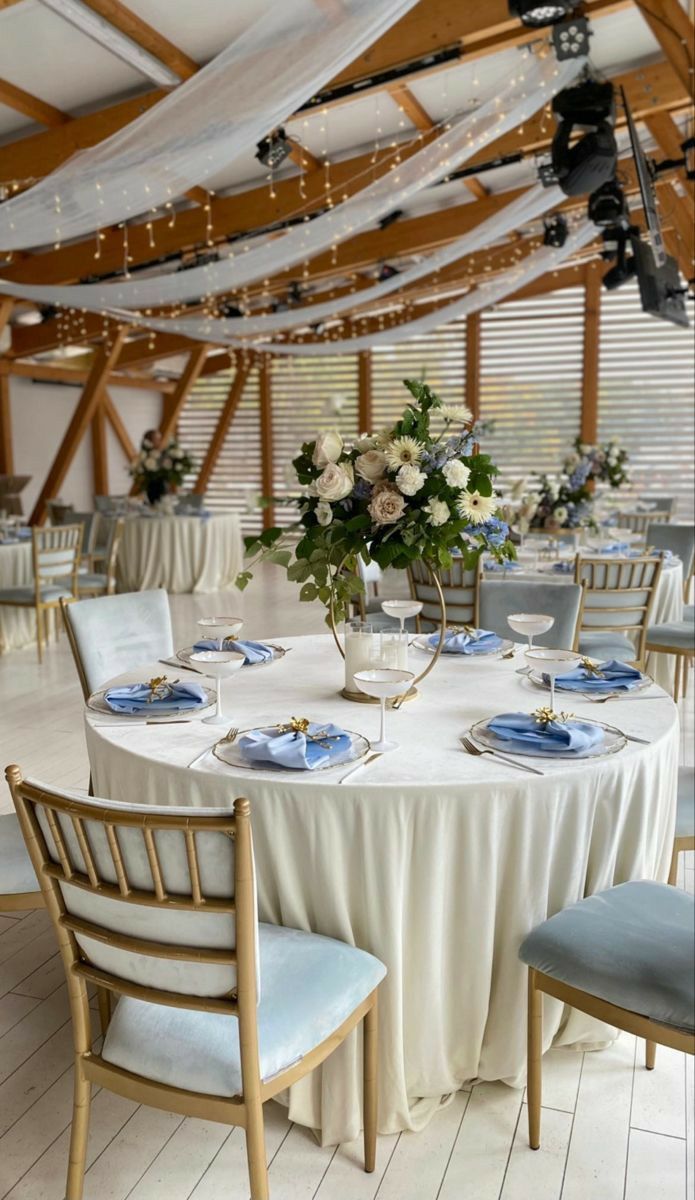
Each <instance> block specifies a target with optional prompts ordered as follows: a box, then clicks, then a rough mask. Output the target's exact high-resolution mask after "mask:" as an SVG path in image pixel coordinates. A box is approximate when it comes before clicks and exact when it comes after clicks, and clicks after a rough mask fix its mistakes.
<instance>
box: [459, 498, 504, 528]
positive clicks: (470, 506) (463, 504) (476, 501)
mask: <svg viewBox="0 0 695 1200" xmlns="http://www.w3.org/2000/svg"><path fill="white" fill-rule="evenodd" d="M496 508H497V500H496V498H495V497H494V496H481V495H480V492H463V493H462V495H461V496H460V497H459V502H458V510H459V512H460V514H461V516H462V517H467V518H468V520H469V521H470V523H471V525H484V524H485V522H486V521H489V520H490V517H493V516H494V515H495V509H496Z"/></svg>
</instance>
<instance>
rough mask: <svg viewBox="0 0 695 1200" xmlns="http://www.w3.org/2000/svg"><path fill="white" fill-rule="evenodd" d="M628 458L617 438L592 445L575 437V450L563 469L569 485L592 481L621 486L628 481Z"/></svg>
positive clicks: (579, 484) (613, 486) (566, 460)
mask: <svg viewBox="0 0 695 1200" xmlns="http://www.w3.org/2000/svg"><path fill="white" fill-rule="evenodd" d="M628 457H629V456H628V452H627V450H626V449H625V448H624V446H621V445H620V443H619V441H618V439H617V438H611V440H610V441H609V442H606V443H605V444H604V445H602V446H593V445H589V444H588V443H586V442H583V441H582V439H581V438H580V437H578V438H575V440H574V452H573V453H572V454H570V455H568V457H567V458H566V459H565V461H564V464H563V468H562V469H563V471H564V472H565V474H566V475H567V476H569V483H570V487H573V488H577V487H581V486H582V484H584V483H591V482H593V483H607V484H608V486H609V487H611V488H619V487H622V486H623V484H624V483H627V482H628V481H629V475H628V473H627V461H628Z"/></svg>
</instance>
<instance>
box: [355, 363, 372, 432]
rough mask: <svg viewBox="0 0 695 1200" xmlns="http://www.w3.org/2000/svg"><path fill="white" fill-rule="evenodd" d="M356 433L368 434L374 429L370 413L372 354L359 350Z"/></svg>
mask: <svg viewBox="0 0 695 1200" xmlns="http://www.w3.org/2000/svg"><path fill="white" fill-rule="evenodd" d="M357 387H358V392H357V432H358V433H369V432H370V431H371V430H372V429H373V427H374V416H373V413H372V354H371V351H370V350H360V352H359V354H358V355H357Z"/></svg>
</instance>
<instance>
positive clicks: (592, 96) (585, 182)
mask: <svg viewBox="0 0 695 1200" xmlns="http://www.w3.org/2000/svg"><path fill="white" fill-rule="evenodd" d="M553 112H554V114H555V117H556V118H557V121H558V127H557V130H556V132H555V136H554V138H553V144H552V164H553V170H554V172H555V175H556V177H557V181H558V183H559V185H560V187H561V188H562V190H563V192H564V193H565V195H566V196H581V195H583V194H585V193H586V192H593V191H595V190H596V189H597V188H599V187H601V185H602V184H604V183H607V182H608V180H609V179H612V178H613V176H614V175H615V168H616V165H617V161H618V147H617V144H616V141H615V135H614V133H613V124H614V122H615V102H614V95H613V85H612V84H610V83H597V82H595V81H594V80H593V79H587V80H585V81H584V83H580V84H578V85H577V86H576V87H570V88H564V89H563V91H561V92H558V94H557V95H556V96H555V98H554V99H553ZM576 126H581V127H582V129H583V131H584V132H582V133H581V134H580V136H579V137H578V138H577V140H576V141H574V142H572V144H571V145H570V141H571V138H572V135H573V133H574V130H575V127H576Z"/></svg>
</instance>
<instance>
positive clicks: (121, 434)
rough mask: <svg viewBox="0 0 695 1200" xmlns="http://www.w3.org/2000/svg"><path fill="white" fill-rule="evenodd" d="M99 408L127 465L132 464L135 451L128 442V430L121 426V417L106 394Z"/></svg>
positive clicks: (129, 441)
mask: <svg viewBox="0 0 695 1200" xmlns="http://www.w3.org/2000/svg"><path fill="white" fill-rule="evenodd" d="M101 407H102V409H103V412H104V416H105V417H106V419H107V421H108V422H109V425H110V426H111V428H112V429H113V432H114V433H115V435H116V438H117V439H118V443H119V445H120V447H121V450H122V451H123V453H124V454H125V456H126V458H127V459H128V462H129V463H130V462H132V461H133V459H134V458H135V455H136V454H137V450H136V449H135V446H134V445H133V443H132V441H131V440H130V434H129V433H128V430H127V429H126V427H125V425H124V424H123V419H122V417H121V414H120V413H119V411H118V409H117V408H116V405H115V404H114V402H113V400H112V399H111V397H110V396H109V394H108V392H104V398H103V400H102V402H101Z"/></svg>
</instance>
